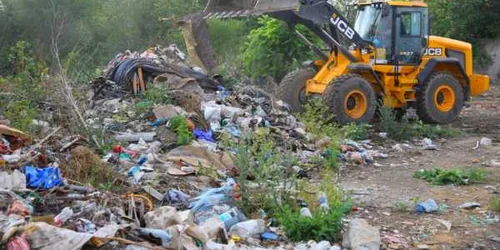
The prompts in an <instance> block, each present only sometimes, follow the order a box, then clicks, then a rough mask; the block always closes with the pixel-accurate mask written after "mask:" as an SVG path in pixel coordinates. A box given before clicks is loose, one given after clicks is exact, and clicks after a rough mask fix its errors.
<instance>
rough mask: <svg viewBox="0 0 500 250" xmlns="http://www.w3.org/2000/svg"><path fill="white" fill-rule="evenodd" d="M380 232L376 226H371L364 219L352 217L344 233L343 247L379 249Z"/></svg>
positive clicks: (366, 249) (355, 249) (361, 249)
mask: <svg viewBox="0 0 500 250" xmlns="http://www.w3.org/2000/svg"><path fill="white" fill-rule="evenodd" d="M380 243H381V240H380V232H379V228H378V227H373V226H370V225H369V224H368V222H367V221H366V220H364V219H352V220H351V221H350V222H349V229H348V231H347V233H346V234H345V235H344V242H343V245H344V247H347V248H350V249H353V250H379V249H380Z"/></svg>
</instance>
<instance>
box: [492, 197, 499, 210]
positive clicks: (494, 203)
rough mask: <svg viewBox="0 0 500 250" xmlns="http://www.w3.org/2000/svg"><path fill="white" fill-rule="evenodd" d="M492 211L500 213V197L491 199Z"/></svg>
mask: <svg viewBox="0 0 500 250" xmlns="http://www.w3.org/2000/svg"><path fill="white" fill-rule="evenodd" d="M490 210H492V211H495V212H498V213H500V196H493V197H491V199H490Z"/></svg>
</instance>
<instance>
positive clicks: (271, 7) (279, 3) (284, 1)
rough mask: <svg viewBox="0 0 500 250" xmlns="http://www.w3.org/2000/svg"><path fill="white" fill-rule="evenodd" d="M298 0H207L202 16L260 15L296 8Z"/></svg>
mask: <svg viewBox="0 0 500 250" xmlns="http://www.w3.org/2000/svg"><path fill="white" fill-rule="evenodd" d="M299 5H300V2H299V0H208V3H207V6H206V7H205V10H204V11H203V13H204V18H205V19H207V18H231V17H239V16H251V15H262V14H266V13H273V12H279V11H285V10H294V9H297V8H298V6H299Z"/></svg>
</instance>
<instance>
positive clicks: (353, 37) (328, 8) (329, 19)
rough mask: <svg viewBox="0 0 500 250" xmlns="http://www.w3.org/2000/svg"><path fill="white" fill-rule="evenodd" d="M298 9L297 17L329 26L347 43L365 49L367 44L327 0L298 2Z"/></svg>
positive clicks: (303, 0) (302, 0)
mask: <svg viewBox="0 0 500 250" xmlns="http://www.w3.org/2000/svg"><path fill="white" fill-rule="evenodd" d="M300 3H301V5H300V9H299V13H298V15H299V16H300V17H301V18H303V19H306V20H310V21H312V22H313V23H314V24H316V25H319V26H323V25H325V24H329V25H331V26H333V27H335V29H336V30H337V32H339V33H340V34H342V35H343V36H345V37H346V38H347V39H349V41H351V42H352V43H354V44H355V45H357V46H358V47H360V48H365V47H367V46H368V45H369V43H368V42H367V41H365V40H363V38H361V36H360V35H359V34H358V32H356V30H354V28H352V27H351V25H349V22H348V21H347V19H346V18H345V17H344V16H343V15H342V14H341V13H340V12H339V11H338V10H337V9H336V8H335V7H334V6H333V5H331V4H330V3H329V2H328V1H327V0H300ZM332 32H333V31H332Z"/></svg>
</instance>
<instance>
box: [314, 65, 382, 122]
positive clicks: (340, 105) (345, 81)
mask: <svg viewBox="0 0 500 250" xmlns="http://www.w3.org/2000/svg"><path fill="white" fill-rule="evenodd" d="M323 104H324V105H325V106H326V107H328V109H329V110H330V111H331V112H332V113H333V115H334V116H335V120H336V121H337V123H340V124H347V123H356V124H361V123H369V122H371V120H372V119H373V117H374V115H375V110H376V107H377V101H376V97H375V91H374V90H373V88H372V85H371V84H370V83H369V82H368V81H367V80H366V79H365V78H364V77H362V76H361V75H358V74H346V75H342V76H339V77H337V78H335V79H334V80H333V81H332V83H330V84H329V85H328V86H327V87H326V89H325V92H323Z"/></svg>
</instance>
